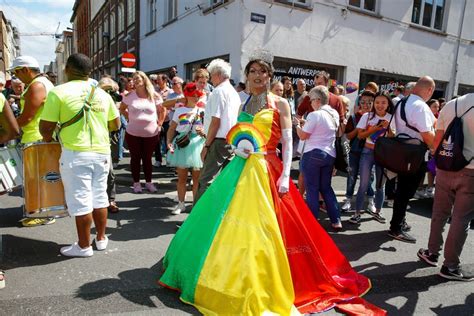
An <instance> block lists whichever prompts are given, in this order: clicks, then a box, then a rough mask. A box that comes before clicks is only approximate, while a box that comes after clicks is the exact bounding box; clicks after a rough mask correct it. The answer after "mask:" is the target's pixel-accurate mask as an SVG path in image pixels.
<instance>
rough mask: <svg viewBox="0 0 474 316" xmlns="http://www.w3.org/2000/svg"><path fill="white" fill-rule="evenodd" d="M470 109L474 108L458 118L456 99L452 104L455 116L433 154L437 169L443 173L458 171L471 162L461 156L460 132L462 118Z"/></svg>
mask: <svg viewBox="0 0 474 316" xmlns="http://www.w3.org/2000/svg"><path fill="white" fill-rule="evenodd" d="M472 108H474V106H471V107H470V108H469V109H468V110H467V111H466V112H464V114H463V115H461V116H458V100H457V99H456V101H455V103H454V109H455V115H456V116H455V117H454V119H453V120H452V121H451V123H449V125H448V128H447V129H446V131H445V132H444V135H443V138H442V140H441V142H440V144H439V145H438V148H436V151H435V154H434V158H435V162H436V167H437V168H439V169H441V170H445V171H459V170H461V169H463V168H464V167H465V166H467V165H468V164H469V163H470V162H471V160H472V157H471V159H469V160H467V159H466V158H465V157H464V154H463V148H464V133H463V130H462V117H463V116H464V115H466V114H467V113H468V112H469V111H470V110H472Z"/></svg>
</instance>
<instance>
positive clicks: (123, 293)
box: [0, 159, 474, 316]
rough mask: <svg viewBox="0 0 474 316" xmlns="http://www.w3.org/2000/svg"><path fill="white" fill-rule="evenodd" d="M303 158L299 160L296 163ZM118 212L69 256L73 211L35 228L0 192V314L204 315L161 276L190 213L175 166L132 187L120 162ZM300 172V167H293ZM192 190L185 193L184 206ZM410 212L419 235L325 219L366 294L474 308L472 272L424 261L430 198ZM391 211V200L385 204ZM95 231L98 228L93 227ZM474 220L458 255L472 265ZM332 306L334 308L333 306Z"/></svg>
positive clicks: (338, 181) (379, 301)
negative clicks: (403, 236)
mask: <svg viewBox="0 0 474 316" xmlns="http://www.w3.org/2000/svg"><path fill="white" fill-rule="evenodd" d="M294 167H295V168H297V163H294ZM116 172H117V181H118V183H119V185H118V195H117V203H118V204H119V206H120V212H119V213H117V214H109V217H108V223H107V227H108V228H107V234H108V235H109V239H110V242H109V247H108V248H107V250H105V251H102V252H99V251H95V252H94V256H93V257H91V258H66V257H63V256H61V255H60V254H59V249H60V248H61V247H62V246H65V245H68V244H70V243H71V242H74V241H76V229H75V225H74V221H73V219H72V218H69V217H68V218H62V219H57V220H56V223H55V224H52V225H48V226H40V227H34V228H24V227H21V225H20V223H19V222H18V221H19V220H20V219H21V217H22V210H21V207H20V206H21V205H22V198H21V195H20V192H13V193H11V194H10V195H3V196H0V269H2V270H6V280H7V281H6V282H7V286H6V288H4V289H2V290H0V315H56V314H67V315H92V314H94V315H97V314H100V315H107V314H115V315H117V314H118V315H120V314H125V315H198V314H199V313H198V312H197V310H196V309H194V308H193V307H192V306H189V305H186V304H184V303H182V302H181V301H180V300H179V298H178V294H177V293H175V292H174V291H171V290H168V289H165V288H162V287H160V286H158V285H157V283H156V281H157V280H158V278H159V277H160V275H161V273H162V259H163V256H164V254H165V252H166V249H167V246H168V244H169V243H170V240H171V238H172V237H173V235H174V233H175V231H176V224H177V223H180V222H181V221H183V220H184V219H185V218H186V216H187V214H180V215H172V214H171V213H170V211H171V209H172V208H173V206H174V205H175V204H176V202H175V201H174V199H175V197H176V191H175V186H176V176H175V174H174V172H173V171H172V170H171V169H169V168H164V167H162V168H155V169H154V181H155V182H157V187H158V189H159V190H158V192H157V193H156V194H149V193H143V194H133V193H132V190H131V188H130V185H131V178H130V172H129V167H128V159H125V160H124V161H123V162H122V163H121V164H120V165H119V167H118V168H117V170H116ZM293 176H295V178H296V170H294V172H293ZM333 187H334V189H335V191H336V193H337V195H338V199H339V201H342V199H343V193H344V189H345V178H344V177H341V176H336V177H334V180H333ZM191 198H192V197H191V193H190V192H188V194H187V198H186V200H187V202H188V203H187V204H188V210H187V211H188V212H189V210H190V208H191V203H190V202H191ZM410 205H411V210H410V211H409V212H408V222H409V223H410V224H411V225H412V226H413V228H412V234H413V235H414V236H415V237H416V238H417V239H418V241H417V243H416V244H407V243H403V242H400V241H394V240H392V239H391V238H389V237H388V236H387V229H388V223H387V224H380V223H378V222H377V221H375V220H372V219H371V218H370V216H369V215H367V214H363V220H362V224H361V225H360V226H359V227H357V226H354V225H352V224H350V223H349V222H348V221H347V220H348V219H349V217H350V215H351V214H350V213H344V214H343V225H344V230H343V231H342V232H339V233H335V232H332V230H331V229H330V225H329V222H328V220H327V218H326V217H325V216H324V214H323V216H322V219H321V221H320V222H321V224H322V226H323V227H325V228H326V230H327V231H329V234H330V235H331V236H332V238H333V239H334V241H335V243H336V244H337V245H338V246H339V248H340V249H341V251H342V252H343V253H344V254H345V255H346V257H347V258H348V259H349V261H350V262H351V264H352V266H353V267H354V268H355V269H356V270H357V271H359V272H361V273H363V274H364V275H366V276H368V277H369V278H370V279H371V281H372V289H371V291H370V292H369V293H368V294H366V295H365V298H366V299H367V300H368V301H369V302H371V303H373V304H375V305H377V306H379V307H382V308H384V309H386V310H387V311H388V312H389V314H390V315H414V314H416V315H456V316H461V315H474V282H470V283H469V282H456V281H445V280H444V279H442V278H441V277H439V276H438V275H437V273H438V271H439V268H433V267H428V266H427V265H426V264H424V263H423V262H421V261H420V260H418V258H417V256H416V252H417V251H418V249H419V248H421V247H426V245H427V239H428V234H429V225H430V215H431V206H432V201H431V200H430V199H425V200H412V201H411V203H410ZM384 212H385V215H386V217H387V219H388V220H389V219H390V216H391V209H388V208H385V209H384ZM92 233H93V234H94V230H93V231H92ZM473 249H474V236H473V230H472V229H471V230H470V235H469V236H468V239H467V241H466V244H465V246H464V252H463V254H462V257H461V261H462V262H463V263H464V268H465V269H466V270H467V271H469V272H470V273H474V254H473ZM323 314H326V315H335V314H337V312H336V311H334V310H331V311H328V312H326V313H323Z"/></svg>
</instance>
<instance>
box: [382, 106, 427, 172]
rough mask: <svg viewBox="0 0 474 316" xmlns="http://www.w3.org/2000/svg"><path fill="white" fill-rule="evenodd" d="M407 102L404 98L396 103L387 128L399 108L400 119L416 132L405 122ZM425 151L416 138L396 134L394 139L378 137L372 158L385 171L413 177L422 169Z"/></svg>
mask: <svg viewBox="0 0 474 316" xmlns="http://www.w3.org/2000/svg"><path fill="white" fill-rule="evenodd" d="M407 100H408V97H404V98H403V99H401V100H400V101H398V103H397V105H396V106H395V111H394V114H393V115H392V118H391V119H390V123H389V126H390V124H391V123H392V120H393V118H394V117H395V115H396V113H397V108H398V107H399V106H400V117H401V118H402V120H403V121H405V125H406V126H407V127H408V128H410V129H412V130H414V131H417V132H418V129H416V128H415V127H413V126H411V125H410V124H408V122H407V117H406V113H405V105H406V103H407ZM384 135H385V134H384ZM384 135H382V136H384ZM427 150H428V147H427V146H426V144H425V143H424V142H422V141H421V140H419V139H418V138H413V137H410V136H409V135H407V134H398V135H397V136H395V137H380V138H379V139H377V142H376V143H375V148H374V158H375V162H376V163H377V164H378V165H380V166H382V167H384V168H385V169H387V170H390V171H392V172H394V173H397V174H400V175H413V174H416V173H417V172H419V170H420V168H423V164H424V162H425V154H426V151H427Z"/></svg>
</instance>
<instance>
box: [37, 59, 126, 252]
mask: <svg viewBox="0 0 474 316" xmlns="http://www.w3.org/2000/svg"><path fill="white" fill-rule="evenodd" d="M91 70H92V61H91V60H90V59H89V57H87V56H86V55H84V54H77V53H76V54H72V55H71V56H69V58H68V60H67V62H66V70H65V72H66V77H67V79H68V82H67V83H65V84H62V85H59V86H57V87H55V88H53V89H52V90H51V91H50V92H49V94H48V97H47V99H46V102H45V105H44V110H43V113H42V114H41V121H40V132H41V135H42V136H43V141H45V142H50V141H51V140H52V136H53V133H54V130H55V128H56V125H57V123H58V122H59V123H60V124H62V125H63V127H62V129H61V131H60V132H59V138H60V139H61V144H62V153H61V159H60V161H59V163H60V167H59V170H60V172H61V178H62V179H63V185H64V193H65V197H66V203H67V206H68V212H69V214H70V215H71V216H73V217H74V218H75V220H76V228H77V234H78V237H79V240H78V242H76V243H74V244H72V245H70V246H66V247H63V248H61V254H62V255H63V256H67V257H90V256H92V255H93V250H92V247H91V242H90V228H91V224H92V221H93V222H94V224H95V228H96V231H97V235H96V238H95V246H96V249H97V250H105V249H106V248H107V244H108V238H107V236H106V235H105V228H106V223H107V207H108V206H109V200H108V196H107V176H108V173H109V168H110V140H109V132H110V131H114V130H117V129H118V128H119V127H120V118H119V113H118V110H117V108H116V107H115V104H114V101H113V100H112V98H111V97H110V96H109V95H108V94H107V93H106V92H105V91H104V90H102V89H100V88H97V87H96V86H95V83H94V82H93V81H92V80H90V79H89V74H90V72H91ZM81 111H82V112H81ZM78 113H82V114H81V115H80V116H79V117H80V119H78V120H77V121H76V120H74V121H75V122H74V123H71V122H73V121H70V120H71V119H72V118H73V117H75V116H76V114H78ZM68 121H69V122H70V123H71V124H70V125H68V124H67V122H68Z"/></svg>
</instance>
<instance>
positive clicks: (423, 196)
mask: <svg viewBox="0 0 474 316" xmlns="http://www.w3.org/2000/svg"><path fill="white" fill-rule="evenodd" d="M413 198H415V199H418V200H420V199H426V198H427V195H426V191H425V190H424V189H421V190H416V192H415V195H414V196H413Z"/></svg>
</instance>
